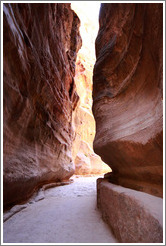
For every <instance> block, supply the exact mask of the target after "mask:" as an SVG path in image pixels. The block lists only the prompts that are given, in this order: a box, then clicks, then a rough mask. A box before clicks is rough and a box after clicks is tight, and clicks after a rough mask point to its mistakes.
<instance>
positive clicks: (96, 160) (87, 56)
mask: <svg viewBox="0 0 166 246" xmlns="http://www.w3.org/2000/svg"><path fill="white" fill-rule="evenodd" d="M84 5H85V6H86V7H87V9H89V7H90V6H93V4H92V3H90V4H89V3H88V2H85V3H84ZM95 5H96V2H95V3H94V6H95ZM71 6H72V8H73V9H74V11H76V13H77V14H78V16H79V17H80V19H81V26H80V33H81V37H82V47H81V49H80V50H79V52H78V56H77V60H76V74H75V84H76V91H77V93H78V95H79V97H80V100H79V102H78V104H77V107H76V110H75V111H74V114H73V127H74V131H75V139H74V142H73V148H72V155H73V159H74V163H75V167H76V170H75V174H79V175H88V174H100V173H105V172H109V171H111V169H110V168H109V167H108V166H107V165H106V164H105V163H104V162H102V161H101V158H100V157H99V156H98V155H96V154H95V153H94V151H93V140H94V136H95V120H94V117H93V114H92V77H93V66H94V64H95V59H96V58H95V38H96V35H97V31H98V20H97V18H98V17H97V16H96V19H95V21H96V23H95V22H94V20H93V19H92V18H93V17H91V16H89V15H88V14H87V13H86V12H85V9H84V8H83V9H82V5H80V3H77V2H73V3H72V5H71Z"/></svg>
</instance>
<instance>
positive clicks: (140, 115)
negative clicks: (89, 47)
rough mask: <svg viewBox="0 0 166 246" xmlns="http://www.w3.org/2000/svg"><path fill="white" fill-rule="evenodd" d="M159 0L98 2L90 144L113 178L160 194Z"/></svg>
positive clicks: (157, 194) (160, 29) (160, 13)
mask: <svg viewBox="0 0 166 246" xmlns="http://www.w3.org/2000/svg"><path fill="white" fill-rule="evenodd" d="M162 6H163V5H162V3H150V4H145V3H138V4H137V3H131V4H126V3H113V4H102V7H101V10H100V18H99V22H100V28H99V33H98V36H97V39H96V54H97V60H96V64H95V67H94V77H93V113H94V117H95V120H96V136H95V139H94V150H95V152H96V153H97V154H98V155H100V156H101V158H102V160H103V161H104V162H105V163H107V164H108V165H109V166H110V167H111V168H112V170H113V173H112V178H111V180H112V182H114V183H116V184H120V185H122V186H125V187H130V188H133V189H136V190H140V191H145V192H147V193H150V194H154V195H156V196H162V179H163V178H162V177H163V159H162V157H163V154H162V153H163V145H162V115H163V114H162V52H163V50H162V42H163V38H162V30H163V24H162V13H163V7H162Z"/></svg>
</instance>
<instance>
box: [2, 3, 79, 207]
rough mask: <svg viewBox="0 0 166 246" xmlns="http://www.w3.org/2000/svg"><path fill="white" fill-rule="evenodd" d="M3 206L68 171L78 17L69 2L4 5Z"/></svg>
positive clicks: (70, 171)
mask: <svg viewBox="0 0 166 246" xmlns="http://www.w3.org/2000/svg"><path fill="white" fill-rule="evenodd" d="M3 23H4V27H3V30H4V43H3V44H4V61H3V62H4V206H7V205H12V204H14V203H17V202H19V201H21V200H25V199H26V198H27V197H28V196H30V194H32V192H33V191H34V189H35V188H36V187H38V186H40V185H42V184H44V183H49V182H56V181H60V180H66V179H68V178H69V177H70V176H71V175H72V174H73V173H74V164H73V160H72V155H71V144H72V139H73V130H72V126H71V125H72V124H71V123H72V110H73V109H74V108H75V106H76V104H77V101H78V95H77V93H76V91H75V83H74V76H75V61H76V55H77V52H78V50H79V48H80V47H81V38H80V35H79V25H80V21H79V19H78V17H77V15H76V14H75V13H74V12H73V11H72V10H71V8H70V4H62V3H60V4H58V3H57V4H56V3H53V4H50V3H37V4H36V3H35V4H27V3H26V4H25V3H19V4H16V3H14V4H4V22H3Z"/></svg>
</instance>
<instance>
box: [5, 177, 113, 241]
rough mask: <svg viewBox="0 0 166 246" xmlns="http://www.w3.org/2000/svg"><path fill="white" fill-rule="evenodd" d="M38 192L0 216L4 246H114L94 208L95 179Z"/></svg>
mask: <svg viewBox="0 0 166 246" xmlns="http://www.w3.org/2000/svg"><path fill="white" fill-rule="evenodd" d="M98 177H99V176H95V177H94V176H92V177H78V176H73V177H72V179H73V181H74V182H73V183H71V184H69V185H64V186H58V187H54V188H50V189H47V190H45V191H40V192H39V193H38V194H37V195H35V196H34V197H32V198H31V200H29V201H28V203H26V204H24V205H17V206H15V207H13V208H12V209H11V210H10V211H8V212H7V213H5V214H4V221H5V222H4V228H3V230H4V233H3V236H4V239H3V240H4V243H116V242H117V241H116V239H115V237H114V236H113V234H112V233H111V231H110V228H109V227H108V225H107V224H106V223H105V222H104V221H103V220H102V217H101V214H100V212H99V211H98V209H97V206H96V179H97V178H98Z"/></svg>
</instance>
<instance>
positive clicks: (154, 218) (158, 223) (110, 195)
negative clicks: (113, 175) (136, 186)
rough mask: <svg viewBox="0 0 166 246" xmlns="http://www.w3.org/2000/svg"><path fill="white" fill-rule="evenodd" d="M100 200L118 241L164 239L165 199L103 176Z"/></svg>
mask: <svg viewBox="0 0 166 246" xmlns="http://www.w3.org/2000/svg"><path fill="white" fill-rule="evenodd" d="M97 203H98V207H99V208H100V210H101V212H102V216H103V219H104V220H105V221H106V222H107V223H108V224H109V226H110V227H111V229H112V231H113V233H114V235H115V236H116V238H117V239H118V240H119V242H122V243H162V242H163V221H162V220H163V213H162V211H163V199H161V198H159V197H156V196H152V195H149V194H147V193H144V192H139V191H135V190H131V189H127V188H124V187H121V186H118V185H114V184H111V183H109V182H108V180H107V181H106V180H105V179H101V178H100V179H98V180H97Z"/></svg>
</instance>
